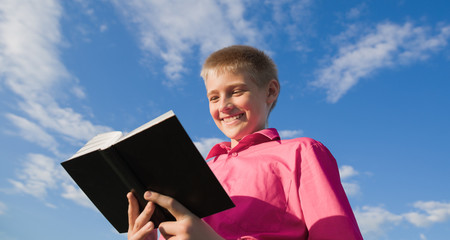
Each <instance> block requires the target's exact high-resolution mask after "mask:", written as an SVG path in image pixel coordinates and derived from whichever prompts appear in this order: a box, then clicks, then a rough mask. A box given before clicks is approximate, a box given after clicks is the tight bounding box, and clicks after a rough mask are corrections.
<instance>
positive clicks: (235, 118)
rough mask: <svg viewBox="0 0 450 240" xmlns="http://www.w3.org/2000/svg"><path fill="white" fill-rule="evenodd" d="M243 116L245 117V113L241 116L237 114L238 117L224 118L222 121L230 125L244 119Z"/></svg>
mask: <svg viewBox="0 0 450 240" xmlns="http://www.w3.org/2000/svg"><path fill="white" fill-rule="evenodd" d="M243 116H244V113H240V114H237V115H234V116H230V117H224V118H222V119H221V120H222V121H223V122H224V123H230V122H233V121H234V120H237V119H240V118H241V117H243Z"/></svg>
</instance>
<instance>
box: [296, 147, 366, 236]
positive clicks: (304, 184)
mask: <svg viewBox="0 0 450 240" xmlns="http://www.w3.org/2000/svg"><path fill="white" fill-rule="evenodd" d="M300 156H301V168H300V169H301V170H300V171H301V174H300V189H299V194H300V199H301V207H302V210H303V215H304V219H305V223H306V226H307V228H308V231H309V239H334V240H338V239H342V240H344V239H345V240H351V239H357V240H359V239H362V236H361V233H360V231H359V228H358V225H357V223H356V219H355V217H354V215H353V211H352V209H351V207H350V203H349V202H348V199H347V196H346V194H345V191H344V189H343V187H342V185H341V181H340V177H339V170H338V166H337V163H336V160H335V159H334V157H333V156H332V155H331V153H330V152H329V150H328V149H327V148H326V147H325V146H323V145H322V144H320V143H318V142H316V143H314V144H312V145H311V146H309V148H307V149H304V150H303V151H302V152H301V154H300Z"/></svg>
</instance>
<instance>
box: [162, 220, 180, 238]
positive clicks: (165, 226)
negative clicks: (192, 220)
mask: <svg viewBox="0 0 450 240" xmlns="http://www.w3.org/2000/svg"><path fill="white" fill-rule="evenodd" d="M158 229H159V232H160V233H161V235H163V237H164V238H165V239H170V238H171V237H173V236H176V235H177V233H179V232H180V225H179V224H178V223H177V222H162V223H161V224H159V227H158Z"/></svg>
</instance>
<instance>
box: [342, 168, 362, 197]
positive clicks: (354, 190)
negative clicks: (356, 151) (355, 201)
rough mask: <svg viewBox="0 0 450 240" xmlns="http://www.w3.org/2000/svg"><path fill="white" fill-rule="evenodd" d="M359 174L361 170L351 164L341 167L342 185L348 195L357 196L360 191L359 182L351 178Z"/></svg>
mask: <svg viewBox="0 0 450 240" xmlns="http://www.w3.org/2000/svg"><path fill="white" fill-rule="evenodd" d="M358 174H359V172H358V171H356V170H355V169H354V168H353V167H352V166H349V165H343V166H341V167H340V168H339V175H340V176H341V181H342V186H343V187H344V190H345V193H347V195H348V196H355V195H358V194H359V193H360V187H359V184H358V183H357V182H356V181H354V180H351V178H352V177H354V176H357V175H358Z"/></svg>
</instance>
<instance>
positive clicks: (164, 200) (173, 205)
mask: <svg viewBox="0 0 450 240" xmlns="http://www.w3.org/2000/svg"><path fill="white" fill-rule="evenodd" d="M144 198H145V199H146V200H148V201H149V203H154V204H158V205H159V206H161V207H163V208H165V209H167V210H168V211H169V212H170V213H171V214H172V215H173V216H174V217H175V219H176V221H174V222H163V223H161V224H160V225H159V231H160V232H161V234H162V235H163V236H164V238H165V239H167V240H169V239H186V240H187V239H195V240H201V239H208V240H215V239H217V240H219V239H220V240H223V238H222V237H220V236H219V235H218V234H217V233H216V232H214V230H213V229H212V228H211V227H210V226H209V225H208V224H207V223H205V222H204V221H203V220H201V219H200V218H198V217H197V216H195V215H194V214H193V213H191V212H190V211H189V210H188V209H187V208H185V207H184V206H183V205H181V204H180V203H179V202H178V201H176V200H175V199H173V198H171V197H168V196H165V195H162V194H159V193H155V192H146V193H145V195H144ZM147 206H148V205H147ZM145 208H146V209H147V207H145ZM149 208H152V209H149V210H152V211H148V213H150V212H153V210H154V205H153V204H152V205H150V207H149ZM144 211H145V210H144ZM141 215H142V214H141ZM143 218H145V219H147V217H143ZM148 229H150V228H148Z"/></svg>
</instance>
